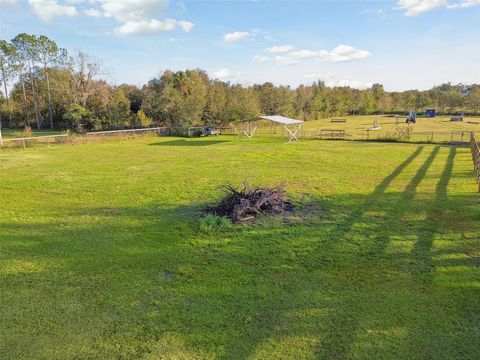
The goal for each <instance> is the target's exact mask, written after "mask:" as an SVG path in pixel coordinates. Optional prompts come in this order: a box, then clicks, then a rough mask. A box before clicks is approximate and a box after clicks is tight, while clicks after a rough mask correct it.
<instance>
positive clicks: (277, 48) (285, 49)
mask: <svg viewBox="0 0 480 360" xmlns="http://www.w3.org/2000/svg"><path fill="white" fill-rule="evenodd" d="M293 49H295V48H294V47H293V46H292V45H278V46H272V47H269V48H266V49H265V51H266V52H269V53H277V54H278V53H285V52H289V51H292V50H293Z"/></svg>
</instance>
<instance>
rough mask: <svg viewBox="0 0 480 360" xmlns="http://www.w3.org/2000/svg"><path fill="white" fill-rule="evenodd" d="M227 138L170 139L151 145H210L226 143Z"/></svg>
mask: <svg viewBox="0 0 480 360" xmlns="http://www.w3.org/2000/svg"><path fill="white" fill-rule="evenodd" d="M226 142H228V141H226V140H186V139H180V140H170V141H161V142H155V143H151V144H150V145H151V146H209V145H217V144H222V143H226Z"/></svg>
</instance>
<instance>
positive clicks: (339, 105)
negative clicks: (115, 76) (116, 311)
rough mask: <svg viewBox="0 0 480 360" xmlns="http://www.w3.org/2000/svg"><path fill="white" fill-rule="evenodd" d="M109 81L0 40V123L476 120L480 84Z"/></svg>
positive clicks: (198, 78)
mask: <svg viewBox="0 0 480 360" xmlns="http://www.w3.org/2000/svg"><path fill="white" fill-rule="evenodd" d="M106 75H107V73H106V71H105V69H104V68H103V66H102V65H101V63H100V62H99V61H97V60H95V59H94V58H92V57H91V56H89V55H88V54H85V53H83V52H81V51H78V52H76V53H75V54H69V53H68V52H67V50H65V49H63V48H61V47H59V46H58V45H57V44H56V43H55V41H53V40H52V39H49V38H48V37H46V36H44V35H40V36H36V35H30V34H25V33H23V34H19V35H17V36H16V37H14V38H13V39H11V40H10V41H6V40H0V82H1V84H0V85H1V93H0V125H2V126H3V127H11V128H19V127H23V126H27V127H30V126H34V127H36V128H37V129H42V128H51V129H73V130H76V131H82V130H99V129H119V128H129V127H133V128H134V127H146V126H151V125H153V124H156V125H166V126H178V127H180V126H189V125H200V124H205V125H226V124H228V123H230V122H232V121H237V120H242V119H248V118H252V117H255V116H257V115H260V114H265V115H273V114H281V115H284V116H290V117H295V118H300V119H303V120H311V119H319V118H324V117H332V116H345V115H369V114H382V113H404V112H408V111H410V110H417V111H423V110H425V109H426V108H435V109H437V111H438V112H439V113H445V114H452V113H456V112H460V111H463V112H466V113H473V114H476V113H477V111H478V110H479V109H480V85H479V84H472V85H464V84H458V85H453V84H451V83H447V84H442V85H440V86H435V87H433V88H432V89H430V90H425V91H419V90H408V91H402V92H388V91H385V90H384V88H383V86H382V85H381V84H374V85H373V86H372V87H371V88H368V89H363V90H359V89H353V88H350V87H327V86H326V85H325V83H324V82H322V81H317V82H315V83H313V84H311V85H300V86H298V87H297V88H292V87H289V86H275V85H273V84H272V83H270V82H266V83H264V84H255V85H253V86H242V85H239V84H232V83H229V82H224V81H220V80H217V79H211V78H209V76H208V74H207V73H206V72H205V71H203V70H200V69H191V70H186V71H176V72H175V71H170V70H166V71H164V72H163V73H162V74H161V75H160V76H158V77H156V78H154V79H152V80H150V81H149V82H148V83H147V84H146V85H144V86H143V87H142V88H138V87H136V86H134V85H128V84H122V85H114V84H111V83H109V82H108V81H107V80H106V79H105V78H106Z"/></svg>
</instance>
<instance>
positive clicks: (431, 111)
mask: <svg viewBox="0 0 480 360" xmlns="http://www.w3.org/2000/svg"><path fill="white" fill-rule="evenodd" d="M436 114H437V113H436V111H435V109H427V110H425V117H427V118H434V117H435V115H436Z"/></svg>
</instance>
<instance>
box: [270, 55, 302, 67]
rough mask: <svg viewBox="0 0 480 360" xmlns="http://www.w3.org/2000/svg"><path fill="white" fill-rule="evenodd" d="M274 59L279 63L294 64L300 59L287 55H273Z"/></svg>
mask: <svg viewBox="0 0 480 360" xmlns="http://www.w3.org/2000/svg"><path fill="white" fill-rule="evenodd" d="M275 61H276V62H278V63H279V64H281V65H296V64H299V63H300V61H298V60H296V59H293V58H291V57H289V56H283V55H277V56H275Z"/></svg>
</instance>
